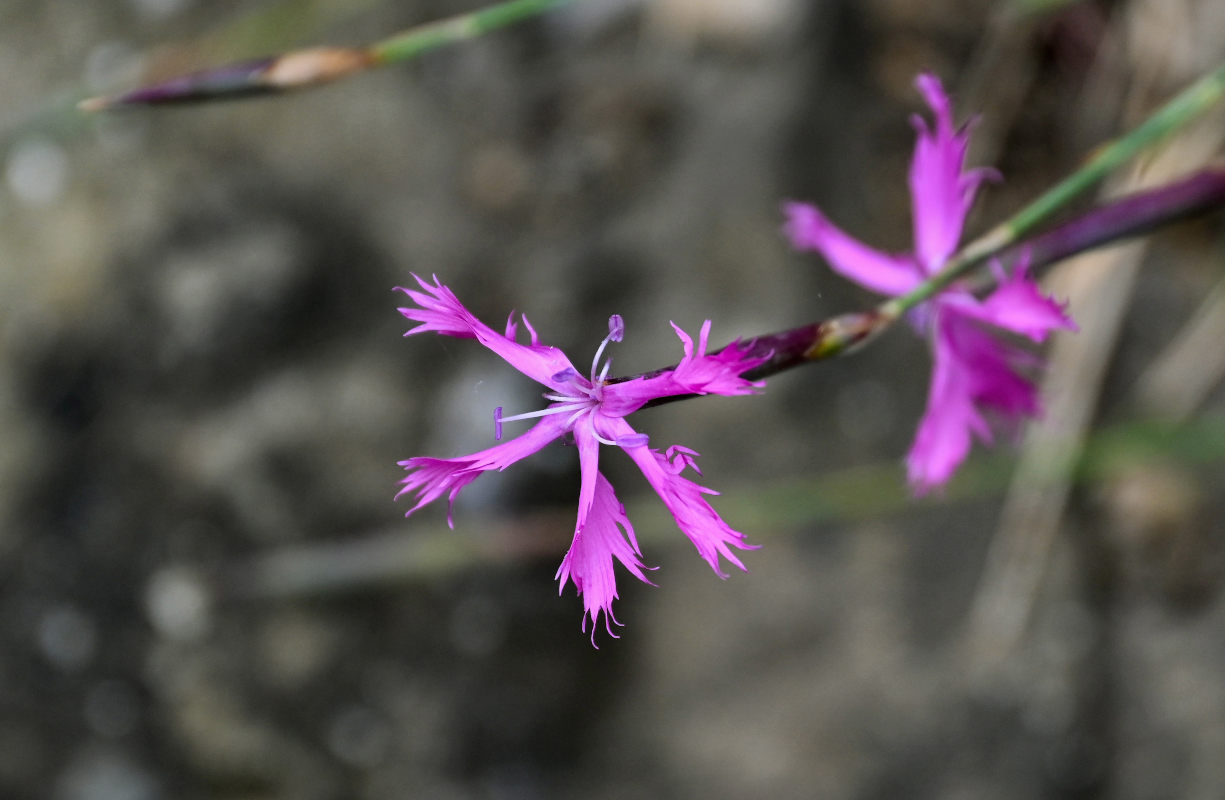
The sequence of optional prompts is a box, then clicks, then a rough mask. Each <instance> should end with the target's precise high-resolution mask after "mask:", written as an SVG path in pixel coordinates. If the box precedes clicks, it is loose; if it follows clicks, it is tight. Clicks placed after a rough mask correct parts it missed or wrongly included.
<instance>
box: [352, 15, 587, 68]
mask: <svg viewBox="0 0 1225 800" xmlns="http://www.w3.org/2000/svg"><path fill="white" fill-rule="evenodd" d="M572 2H574V0H510V2H507V3H498V4H497V5H492V6H489V7H488V8H483V9H481V10H480V11H473V12H472V13H470V14H461V15H459V16H456V17H451V18H449V19H444V20H439V21H438V22H431V23H429V24H427V25H421V26H420V27H416V28H412V29H410V30H407V31H405V32H404V33H399V34H396V35H395V36H392V37H390V38H388V39H384V40H383V41H381V42H379V43H377V44H374V45H371V46H370V48H369V52H370V54H371V56H372V57H373V58H374V61H375V63H377V64H379V65H383V64H395V63H397V62H400V61H407V60H409V59H412V58H416V57H417V56H419V55H421V54H422V53H427V52H429V51H430V50H435V49H437V48H439V47H444V46H446V45H449V44H455V43H457V42H463V41H467V40H468V39H475V38H476V37H478V36H483V35H484V34H486V33H489V32H490V31H495V30H497V29H498V28H504V27H506V26H507V25H513V24H514V23H516V22H519V21H520V20H524V19H527V18H529V17H534V16H536V15H538V14H542V13H544V12H545V11H549V10H551V9H553V8H556V7H557V6H562V5H565V4H566V3H572Z"/></svg>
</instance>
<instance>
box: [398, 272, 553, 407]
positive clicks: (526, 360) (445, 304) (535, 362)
mask: <svg viewBox="0 0 1225 800" xmlns="http://www.w3.org/2000/svg"><path fill="white" fill-rule="evenodd" d="M413 278H415V279H416V281H417V283H418V284H419V285H420V286H421V288H422V289H423V290H424V291H420V292H419V291H416V290H413V289H405V288H403V287H396V288H397V290H398V291H401V292H404V293H405V294H406V295H408V296H409V298H411V299H412V301H413V302H414V303H416V306H409V307H407V308H400V309H399V312H400V313H401V314H402V315H404V317H406V318H407V319H410V320H413V321H415V322H420V323H421V324H420V325H418V326H417V327H415V328H411V329H409V331H408V332H407V333H406V334H405V336H411V335H412V334H415V333H426V332H428V331H433V332H435V333H440V334H442V335H444V336H456V337H459V338H467V339H476V340H477V341H479V342H480V343H481V344H483V345H485V346H486V347H488V348H489V349H490V350H492V351H493V352H495V353H497V354H498V355H499V356H501V357H502V358H503V359H505V360H506V362H507V363H508V364H510V365H511V366H512V367H514V368H515V369H517V370H519V371H520V372H522V373H523V374H524V375H527V376H528V377H529V378H531V379H532V380H534V381H536V382H537V383H541V384H544V385H545V386H548V387H549V388H551V389H555V390H559V391H560V390H562V389H564V388H565V383H563V382H558V381H555V380H554V379H553V376H555V375H558V374H560V373H562V372H564V371H565V370H567V369H568V370H571V371H573V370H574V365H572V364H571V363H570V359H568V358H566V355H565V353H563V352H562V351H561V350H559V349H558V348H556V347H551V346H548V345H540V344H536V343H535V342H536V332H535V330H534V329H532V327H531V324H530V323H528V321H527V318H526V317H525V318H523V323H524V325H525V326H526V327H527V328H528V330H529V331H530V333H531V338H532V342H533V343H532V344H530V345H523V344H519V343H518V342H516V341H514V339H512V338H508V337H507V336H504V335H503V334H500V333H498V332H497V331H495V330H494V329H493V328H490V327H489V326H488V325H486V324H485V323H483V322H481V321H480V320H479V319H477V318H476V317H475V316H473V315H472V312H470V311H469V310H468V309H467V308H465V307H464V305H463V303H461V302H459V298H457V297H456V296H455V293H454V292H452V291H451V290H450V288H448V287H447V286H444V285H443V284H442V283H440V282H439V280H438V276H434V283H433V284H430V283H427V282H425V281H424V280H422V279H421V278H420V277H418V276H417V275H413ZM515 329H516V326H514V325H512V324H510V323H509V322H508V323H507V326H506V330H507V333H508V334H511V335H513V334H514V332H515Z"/></svg>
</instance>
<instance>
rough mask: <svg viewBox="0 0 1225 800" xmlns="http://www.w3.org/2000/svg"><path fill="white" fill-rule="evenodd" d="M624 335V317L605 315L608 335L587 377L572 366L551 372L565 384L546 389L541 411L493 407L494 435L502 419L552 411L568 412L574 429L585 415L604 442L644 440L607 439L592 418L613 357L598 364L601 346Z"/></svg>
mask: <svg viewBox="0 0 1225 800" xmlns="http://www.w3.org/2000/svg"><path fill="white" fill-rule="evenodd" d="M624 337H625V321H624V320H622V319H621V315H620V314H613V315H612V316H611V317H609V318H608V335H607V336H605V337H604V341H602V342H600V346H599V348H597V349H596V351H595V357H594V358H593V359H591V374H590V377H588V378H584V377H582V376H581V375H579V374H578V373H577V372H575V371H574V369H572V368H567V369H564V370H562V371H561V372H559V373H557V374H556V375H554V376H553V382H554V383H555V384H562V385H564V387H565V388H564V389H559V390H555V391H552V392H546V393H545V394H544V399H546V400H551V401H553V404H552V405H550V406H549V407H548V408H544V409H541V410H540V411H529V412H527V413H525V414H515V415H514V416H511V417H504V416H502V407H501V406H498V407H497V408H495V409H494V411H493V436H494V438H495V439H497V440H498V441H501V440H502V423H503V422H514V421H516V420H521V419H534V418H536V417H546V416H549V415H552V414H569V415H570V418H569V419H567V420H566V428H567V429H573V428H574V426H575V425H576V424H577V423H578V421H579V419H580V418H581V417H583V416H584V415H586V416H587V417H588V418H589V420H590V426H591V433H592V434H593V435H594V436H595V438H596V439H597V440H599V441H600V442H603V443H604V444H611V445H620V446H622V447H638V446H641V445H644V444H646V440H647V437H646V436H645V435H644V434H634V435H633V436H623V437H620V438H619V439H618V440H616V441H613V440H612V439H606V438H604V437H603V436H601V435H600V433H599V432H598V431H597V430H596V428H595V422H594V420H593V419H591V417H593V415H594V412H595V410H596V409H597V408H599V406H600V404H601V403H602V402H603V401H604V386H605V383H606V382H607V380H608V371H609V370H610V369H611V368H612V358H611V357H610V358H608V359H607V360H605V362H604V365H603V366H600V356H602V355H604V350H605V348H607V347H608V343H609V342H619V341H621V340H622V339H623V338H624Z"/></svg>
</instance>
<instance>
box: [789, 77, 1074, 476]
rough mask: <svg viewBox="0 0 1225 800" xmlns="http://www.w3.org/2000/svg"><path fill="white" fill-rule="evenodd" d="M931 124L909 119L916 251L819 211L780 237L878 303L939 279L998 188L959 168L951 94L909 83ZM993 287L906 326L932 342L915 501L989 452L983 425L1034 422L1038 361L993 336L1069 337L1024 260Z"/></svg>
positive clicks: (933, 85)
mask: <svg viewBox="0 0 1225 800" xmlns="http://www.w3.org/2000/svg"><path fill="white" fill-rule="evenodd" d="M915 85H916V87H917V88H918V90H919V92H920V93H921V94H922V95H923V99H924V100H925V101H926V102H927V105H928V107H929V108H930V109H931V111H932V113H933V115H934V116H935V123H934V124H932V125H929V124H928V122H927V121H926V120H925V119H923V118H922V117H920V116H918V115H916V116H915V117H914V118H913V123H914V127H915V130H916V131H917V133H918V138H917V140H916V142H915V150H914V158H913V160H912V161H911V163H910V197H911V207H912V215H913V221H914V250H913V251H912V252H909V253H900V254H892V253H882V252H880V251H878V250H875V249H873V248H871V247H869V246H868V245H865V244H863V243H862V242H859V241H858V240H856V239H854V238H852V237H851V236H849V235H847V234H846V233H844V232H843V231H841V230H839V229H838V228H836V227H835V226H834V225H833V223H831V222H830V221H829V220H828V219H826V217H825V215H824V214H822V213H821V211H820V210H819V209H817V208H816V207H815V206H811V205H806V204H803V203H788V204H786V205H785V206H784V212H785V214H786V216H787V224H786V228H785V230H786V232H787V234H788V236H789V237H790V238H791V241H792V243H793V244H794V245H795V246H796V247H797V248H800V249H803V250H815V251H817V252H819V253H820V254H821V255H822V256H824V257H825V259H826V261H828V262H829V265H830V267H831V268H833V270H834V271H835V272H837V273H839V274H841V275H843V276H844V277H847V278H849V279H851V280H852V281H854V282H856V283H858V284H860V285H861V286H864V287H866V288H868V289H871V290H873V291H876V292H880V293H881V294H886V295H892V296H897V295H901V294H905V293H906V292H908V291H910V290H911V289H913V288H915V286H917V285H918V284H919V283H920V282H921V281H923V280H924V279H926V278H928V277H930V276H932V275H934V274H936V273H937V272H939V271H940V269H941V268H942V267H943V266H944V265H945V263H946V262H947V261H948V260H949V257H950V256H952V255H953V253H954V252H955V251H956V249H957V245H958V242H959V241H960V239H961V232H962V227H963V226H964V224H965V219H966V215H967V214H968V213H969V211H970V207H971V206H972V205H973V203H974V197H975V195H976V194H977V192H978V189H979V187H980V186H981V185H982V183H983V182H984V181H986V180H998V178H999V176H998V174H997V173H996V172H995V171H994V170H991V169H982V168H980V169H971V170H967V169H965V157H966V148H967V145H968V143H969V138H970V130H969V129H970V126H969V125H966V126H963V127H962V128H960V129H955V128H954V127H953V116H952V108H951V105H950V103H949V98H948V95H946V94H945V93H944V89H943V87H942V86H941V85H940V81H939V79H938V78H936V77H935V76H934V75H929V74H923V75H920V76H919V77H918V78H917V79H916V80H915ZM994 268H995V270H996V276H997V278H998V279H999V286H998V288H996V289H995V291H994V292H993V293H992V294H991V295H990V296H988V297H987V298H985V299H983V300H979V299H978V298H976V297H975V296H974V295H973V294H971V292H970V290H969V289H968V288H966V287H965V286H964V285H959V284H955V285H953V286H951V287H949V288H948V289H946V290H945V291H943V292H942V293H940V294H939V295H938V296H937V297H935V298H933V299H932V300H930V301H928V302H927V303H925V304H924V305H922V306H920V307H918V308H917V309H916V310H915V313H913V314H912V315H911V321H912V322H913V323H914V324H915V326H916V327H917V328H918V329H919V331H920V332H921V333H922V334H924V335H926V336H929V337H930V338H931V341H932V348H933V351H934V361H935V365H934V368H933V371H932V383H931V388H930V390H929V392H928V398H927V411H926V412H925V413H924V415H923V420H922V421H921V422H920V424H919V431H918V434H917V435H916V437H915V441H914V444H913V445H912V446H911V448H910V453H909V455H908V456H907V459H906V463H907V471H908V473H909V478H910V482H911V485H912V486H914V488H915V490H916V491H917V492H920V493H922V492H925V491H927V490H928V489H930V488H932V487H934V486H938V485H941V484H943V483H945V482H946V481H948V479H949V478H950V477H951V476H952V474H953V472H954V471H955V470H956V469H957V466H958V465H959V464H961V462H962V461H963V460H964V459H965V457H966V454H967V453H968V452H969V449H970V443H971V439H972V435H973V436H977V437H978V438H979V439H981V440H982V441H984V442H987V443H990V442H991V439H992V435H991V429H990V427H989V426H988V425H987V422H986V419H985V418H984V417H983V411H984V410H988V409H989V410H991V411H993V412H995V413H996V414H997V415H999V416H1001V417H1003V418H1004V419H1005V420H1019V419H1020V418H1022V417H1033V416H1036V415H1038V414H1039V413H1040V410H1041V409H1040V405H1039V403H1038V398H1037V391H1036V389H1035V387H1034V385H1033V384H1032V383H1031V382H1030V381H1029V380H1028V379H1027V378H1026V377H1024V375H1023V374H1022V373H1021V372H1020V371H1019V368H1022V367H1026V366H1033V365H1034V364H1035V359H1034V357H1033V356H1032V355H1030V354H1029V353H1027V352H1026V351H1025V350H1023V349H1021V348H1018V347H1016V346H1015V345H1012V344H1009V343H1007V342H1005V341H1003V340H1001V339H998V338H997V337H996V336H995V335H994V334H993V333H992V332H991V328H992V327H994V328H999V329H1002V330H1005V331H1009V332H1012V333H1015V334H1019V335H1021V336H1024V337H1026V338H1028V339H1031V340H1032V341H1035V342H1041V341H1043V340H1044V339H1045V338H1046V336H1047V334H1049V333H1050V332H1051V331H1052V330H1055V329H1057V328H1065V329H1070V330H1075V329H1076V325H1075V323H1073V322H1072V320H1071V318H1070V317H1069V316H1068V315H1067V314H1066V313H1065V311H1064V309H1063V306H1062V305H1060V304H1059V303H1056V302H1055V301H1053V300H1052V299H1050V298H1049V297H1046V296H1044V295H1043V294H1042V293H1041V292H1040V291H1039V289H1038V286H1037V284H1036V283H1034V281H1033V280H1032V279H1031V278H1029V277H1028V274H1027V271H1028V263H1027V261H1026V259H1024V258H1023V259H1022V260H1021V261H1020V262H1019V263H1018V264H1017V267H1016V268H1015V269H1014V270H1013V272H1012V274H1011V275H1006V274H1004V271H1003V269H1002V268H1000V267H999V265H994Z"/></svg>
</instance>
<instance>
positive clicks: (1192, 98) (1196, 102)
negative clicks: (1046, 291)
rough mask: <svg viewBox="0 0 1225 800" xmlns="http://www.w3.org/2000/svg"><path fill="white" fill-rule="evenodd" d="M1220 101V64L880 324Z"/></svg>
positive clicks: (897, 302)
mask: <svg viewBox="0 0 1225 800" xmlns="http://www.w3.org/2000/svg"><path fill="white" fill-rule="evenodd" d="M1222 97H1225V64H1222V65H1221V66H1218V67H1217V68H1216V69H1214V70H1213V71H1212V72H1209V73H1208V74H1207V75H1205V76H1204V77H1202V78H1200V79H1199V80H1198V81H1196V82H1195V83H1193V84H1191V85H1190V86H1188V87H1187V88H1186V89H1184V90H1183V91H1182V92H1180V93H1179V94H1178V95H1176V96H1175V97H1174V98H1173V99H1172V100H1170V101H1169V102H1168V103H1166V104H1165V105H1164V106H1162V107H1161V108H1160V109H1158V110H1157V112H1156V113H1154V114H1153V115H1152V116H1151V117H1149V118H1148V119H1147V120H1145V121H1144V122H1143V123H1141V124H1140V125H1139V126H1137V127H1136V128H1135V129H1134V130H1132V131H1131V132H1130V133H1128V134H1126V135H1125V136H1122V137H1120V138H1118V139H1116V140H1114V141H1113V142H1110V143H1109V144H1106V145H1104V146H1102V147H1100V148H1099V149H1098V150H1097V152H1096V154H1095V155H1094V156H1093V157H1092V158H1091V159H1089V161H1088V162H1087V163H1086V164H1085V165H1084V166H1083V167H1081V168H1080V169H1078V170H1077V171H1076V172H1074V173H1072V174H1071V175H1069V176H1068V177H1067V178H1065V179H1064V180H1062V181H1060V182H1059V183H1057V184H1056V185H1055V186H1053V187H1052V188H1051V189H1049V190H1048V191H1047V192H1046V193H1045V194H1043V195H1042V196H1040V197H1038V198H1037V199H1036V200H1034V201H1033V202H1031V203H1030V204H1029V205H1027V206H1025V207H1024V208H1022V209H1021V210H1020V211H1018V212H1017V213H1016V214H1014V215H1013V216H1012V217H1011V218H1009V219H1008V220H1005V221H1004V222H1002V223H1000V224H999V225H997V226H996V227H995V228H992V229H991V230H990V231H988V232H987V233H986V234H984V235H983V236H982V237H980V238H978V239H976V240H974V241H973V242H971V243H970V244H968V245H966V247H965V248H963V249H962V250H961V252H959V253H958V254H957V255H955V256H954V257H953V258H952V259H951V260H950V261H949V262H948V264H946V265H945V267H944V268H943V269H942V270H941V271H940V272H938V273H937V274H935V275H933V276H932V277H931V278H929V279H928V280H926V281H924V282H923V283H922V284H920V285H919V286H917V287H915V288H914V289H913V290H912V291H910V292H908V293H907V294H904V295H902V296H901V297H896V298H893V299H892V300H889V301H887V302H885V303H882V304H881V305H880V307H879V309H878V311H879V312H880V314H881V316H882V317H884V318H886V319H896V318H898V317H900V316H901V315H902V314H904V313H906V312H907V311H909V310H910V309H912V308H914V307H915V306H917V305H918V304H919V303H922V302H923V301H924V300H928V299H930V298H931V297H933V296H934V295H936V294H938V293H939V292H940V291H941V290H943V289H944V288H946V287H947V286H948V285H949V284H951V283H953V282H954V281H956V280H957V279H958V278H960V277H962V276H963V275H965V274H966V273H967V272H969V271H970V270H972V269H973V268H974V267H977V266H978V265H979V264H981V263H983V262H984V261H986V260H987V259H988V258H990V257H991V256H993V255H995V254H996V253H999V252H1000V251H1001V250H1003V249H1005V248H1007V247H1010V246H1012V245H1014V244H1016V243H1017V242H1019V241H1021V240H1023V239H1024V238H1026V237H1027V236H1029V235H1030V234H1031V233H1033V232H1034V231H1035V230H1036V229H1037V228H1038V227H1040V226H1041V225H1044V224H1045V223H1047V222H1049V221H1050V219H1051V218H1052V217H1054V216H1055V214H1056V213H1057V212H1058V211H1060V210H1062V209H1063V208H1064V207H1065V206H1067V205H1068V203H1070V202H1071V201H1072V200H1074V199H1075V198H1076V197H1078V196H1080V195H1081V194H1083V193H1084V192H1086V191H1088V190H1089V189H1090V188H1092V187H1093V186H1094V185H1095V184H1096V183H1097V182H1098V181H1100V180H1101V179H1102V178H1104V177H1105V176H1106V175H1107V174H1108V173H1110V172H1111V171H1112V170H1114V169H1116V168H1118V167H1119V166H1121V165H1122V164H1124V163H1125V162H1126V161H1128V160H1129V159H1131V158H1132V157H1133V156H1135V155H1136V154H1137V153H1139V152H1140V151H1141V150H1143V149H1145V148H1146V147H1149V146H1151V145H1153V144H1155V143H1156V142H1157V141H1158V140H1160V139H1162V138H1164V137H1165V136H1167V135H1169V134H1170V133H1172V132H1173V131H1176V130H1178V129H1179V128H1181V127H1182V126H1184V125H1186V124H1187V123H1188V122H1190V121H1191V120H1193V119H1195V118H1196V117H1198V116H1199V115H1200V114H1203V113H1204V112H1205V111H1207V110H1208V109H1209V108H1211V107H1212V106H1213V105H1215V104H1216V103H1217V102H1219V101H1220V100H1221V98H1222Z"/></svg>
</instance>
